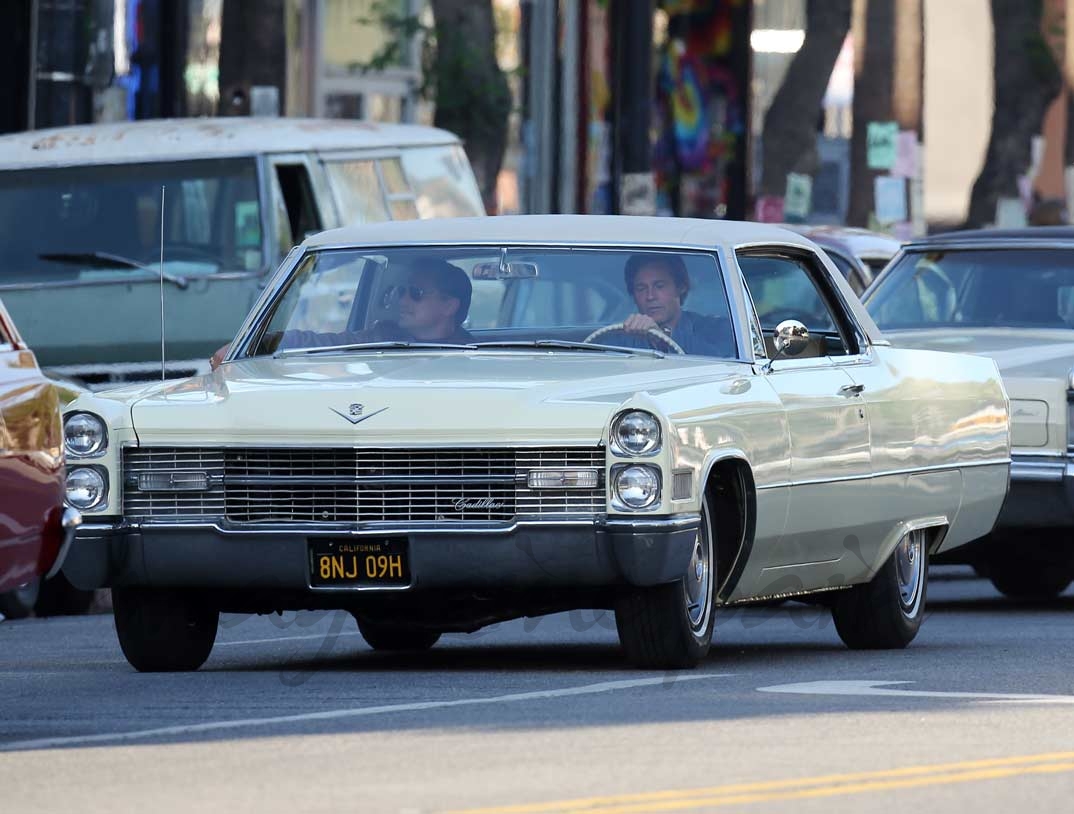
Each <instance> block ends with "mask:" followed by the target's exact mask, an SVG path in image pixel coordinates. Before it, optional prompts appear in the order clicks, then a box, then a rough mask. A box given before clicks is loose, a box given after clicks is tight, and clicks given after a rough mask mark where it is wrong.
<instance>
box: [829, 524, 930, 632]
mask: <svg viewBox="0 0 1074 814" xmlns="http://www.w3.org/2000/svg"><path fill="white" fill-rule="evenodd" d="M927 544H928V532H927V530H926V529H917V530H915V531H911V532H910V533H909V534H907V535H906V536H905V537H903V538H902V540H900V541H899V544H898V545H896V546H895V550H894V551H893V552H892V553H891V556H890V557H889V558H888V561H887V562H886V563H884V565H883V567H881V569H880V570H879V571H878V572H877V574H876V576H875V577H873V579H872V581H870V582H867V583H865V584H864V585H855V586H854V587H852V588H848V589H846V590H844V591H841V592H840V593H839V595H838V596H837V597H836V600H835V602H834V604H833V605H832V618H833V619H834V620H835V629H836V631H837V632H838V633H839V638H841V639H842V640H843V642H844V643H845V644H846V646H847V647H849V648H851V649H854V650H888V649H896V648H901V647H906V645H908V644H910V642H911V641H913V639H914V637H915V636H916V635H917V631H918V630H919V629H920V628H921V622H922V620H923V619H924V616H925V594H926V589H927V588H928V576H929V567H928V565H929V564H928V545H927Z"/></svg>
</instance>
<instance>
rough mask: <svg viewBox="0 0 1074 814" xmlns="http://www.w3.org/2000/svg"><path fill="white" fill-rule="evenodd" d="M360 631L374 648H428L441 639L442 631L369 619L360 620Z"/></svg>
mask: <svg viewBox="0 0 1074 814" xmlns="http://www.w3.org/2000/svg"><path fill="white" fill-rule="evenodd" d="M358 631H359V632H360V633H361V634H362V638H363V639H365V643H366V644H368V645H369V646H370V647H372V648H373V649H374V650H386V651H392V652H394V651H400V650H428V649H429V648H430V647H432V646H433V645H434V644H436V643H437V642H438V641H440V633H439V631H436V630H426V629H424V628H420V627H413V626H411V625H395V624H391V623H386V622H374V621H372V620H369V619H359V620H358Z"/></svg>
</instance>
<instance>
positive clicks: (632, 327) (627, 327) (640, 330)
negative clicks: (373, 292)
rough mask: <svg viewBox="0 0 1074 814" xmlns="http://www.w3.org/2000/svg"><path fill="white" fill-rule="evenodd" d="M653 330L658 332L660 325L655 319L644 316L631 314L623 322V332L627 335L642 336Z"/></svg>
mask: <svg viewBox="0 0 1074 814" xmlns="http://www.w3.org/2000/svg"><path fill="white" fill-rule="evenodd" d="M653 328H655V329H656V330H658V331H659V330H660V325H659V324H657V321H656V320H655V319H653V318H652V317H650V316H646V315H645V314H631V315H630V316H629V317H627V318H626V319H625V320H623V330H624V331H625V332H626V333H628V334H644V333H646V332H647V331H650V330H652V329H653Z"/></svg>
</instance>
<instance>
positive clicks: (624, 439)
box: [612, 410, 660, 455]
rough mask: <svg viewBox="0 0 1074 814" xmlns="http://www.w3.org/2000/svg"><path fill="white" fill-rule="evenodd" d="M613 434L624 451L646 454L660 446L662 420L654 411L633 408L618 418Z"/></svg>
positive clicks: (633, 453) (632, 453)
mask: <svg viewBox="0 0 1074 814" xmlns="http://www.w3.org/2000/svg"><path fill="white" fill-rule="evenodd" d="M612 436H613V439H614V441H615V443H616V445H618V447H619V448H620V449H622V450H623V451H624V452H627V453H629V454H631V455H645V454H646V453H649V452H655V451H656V450H657V449H659V448H660V422H659V421H657V420H656V416H654V415H653V414H652V413H647V412H645V411H644V410H631V411H630V412H628V413H623V414H622V415H621V416H619V418H618V419H617V420H616V422H615V426H614V427H613V428H612Z"/></svg>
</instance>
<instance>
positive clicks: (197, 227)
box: [0, 158, 263, 286]
mask: <svg viewBox="0 0 1074 814" xmlns="http://www.w3.org/2000/svg"><path fill="white" fill-rule="evenodd" d="M162 187H163V188H164V201H163V203H164V261H165V270H166V273H169V274H174V275H199V274H215V273H217V272H220V271H256V270H259V269H261V268H262V265H263V250H262V236H261V208H260V203H259V198H258V186H257V167H256V164H255V162H254V160H253V159H252V158H250V159H214V160H205V161H174V162H169V163H156V164H117V165H108V166H89V167H59V168H54V169H53V168H47V169H42V168H37V169H32V170H16V171H7V172H2V173H0V224H3V226H2V227H0V228H2V230H3V231H2V234H3V239H2V240H0V286H4V285H11V284H25V283H63V282H89V281H94V280H111V279H131V278H132V277H133V278H136V277H138V276H145V275H148V274H150V273H153V272H154V271H155V270H156V267H157V264H158V263H159V261H160V248H161V247H160V238H161V188H162Z"/></svg>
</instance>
